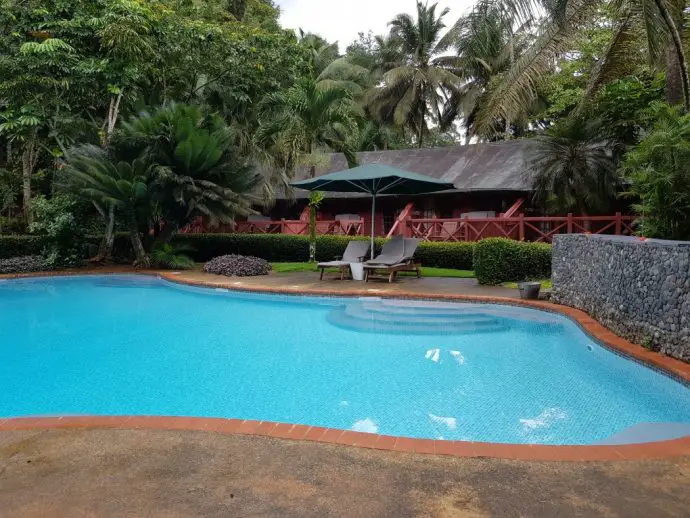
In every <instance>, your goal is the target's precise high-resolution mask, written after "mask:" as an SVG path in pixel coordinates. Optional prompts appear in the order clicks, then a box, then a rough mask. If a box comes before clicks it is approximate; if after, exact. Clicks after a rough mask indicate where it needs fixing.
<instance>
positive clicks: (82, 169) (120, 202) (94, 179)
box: [64, 144, 153, 267]
mask: <svg viewBox="0 0 690 518" xmlns="http://www.w3.org/2000/svg"><path fill="white" fill-rule="evenodd" d="M66 158H67V167H66V168H65V169H64V174H65V176H66V183H67V186H68V188H69V189H70V190H71V191H72V192H74V193H75V194H77V195H78V196H80V197H82V198H86V199H90V200H93V201H96V202H97V203H100V204H102V205H107V206H111V207H114V209H115V210H117V211H118V213H119V214H121V215H122V216H123V217H124V218H125V221H126V223H127V227H128V229H129V236H130V240H131V242H132V248H133V250H134V253H135V255H136V264H137V265H138V266H144V267H148V266H149V265H150V263H149V259H148V256H147V255H146V251H145V250H144V245H143V244H142V242H141V235H140V234H139V222H140V221H141V219H142V216H143V219H147V216H148V212H149V211H150V209H151V201H150V198H149V195H150V192H149V183H150V182H151V180H152V172H153V170H152V168H151V166H150V165H149V164H147V162H146V160H145V159H143V158H137V159H135V160H133V161H132V162H124V161H121V162H115V161H114V160H113V159H112V157H111V156H109V155H108V153H107V152H106V151H105V150H104V149H103V148H100V147H98V146H95V145H92V144H87V145H83V146H79V147H76V148H73V149H71V150H70V151H69V152H68V154H67V156H66Z"/></svg>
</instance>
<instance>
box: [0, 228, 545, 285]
mask: <svg viewBox="0 0 690 518" xmlns="http://www.w3.org/2000/svg"><path fill="white" fill-rule="evenodd" d="M350 239H351V238H349V237H344V236H321V237H319V238H318V240H317V245H316V259H317V260H318V261H330V260H332V259H334V258H335V257H337V256H341V255H343V252H344V251H345V248H346V247H347V243H348V242H349V241H350ZM355 239H366V238H355ZM99 240H100V238H99V237H95V236H94V237H89V238H87V240H86V242H87V246H88V247H90V248H91V250H89V254H85V255H93V254H95V251H97V247H98V243H99ZM383 242H384V240H383V239H381V238H378V239H377V240H376V248H377V252H378V251H380V250H381V246H382V244H383ZM173 244H177V245H183V246H185V247H188V248H190V249H192V250H193V252H191V253H189V255H191V256H192V258H193V259H194V260H195V261H197V262H206V261H208V260H210V259H213V258H214V257H218V256H219V255H226V254H240V255H253V256H256V257H261V258H262V259H266V260H267V261H271V262H286V263H287V262H305V261H308V260H309V238H308V237H307V236H291V235H284V234H269V235H253V234H181V235H178V236H176V237H175V239H174V241H173ZM44 246H45V238H43V237H41V236H0V259H4V258H9V257H16V256H24V255H36V254H40V253H41V250H42V249H43V247H44ZM130 248H131V247H130V245H129V239H128V238H127V235H126V234H118V236H117V238H116V241H115V255H116V256H117V257H123V258H128V257H130V256H131V250H130ZM415 257H416V258H417V259H418V260H419V261H420V262H421V263H422V264H423V265H424V266H432V267H436V268H453V269H457V270H475V272H476V275H477V279H479V282H480V283H482V284H499V283H501V282H505V281H522V280H526V279H538V278H546V277H549V276H550V274H551V245H547V244H541V243H523V242H519V241H511V240H509V239H498V238H491V239H485V240H483V241H480V242H479V243H428V242H425V243H420V244H419V248H418V249H417V253H416V255H415Z"/></svg>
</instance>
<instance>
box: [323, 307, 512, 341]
mask: <svg viewBox="0 0 690 518" xmlns="http://www.w3.org/2000/svg"><path fill="white" fill-rule="evenodd" d="M417 310H419V311H417ZM328 321H329V322H330V323H331V324H333V325H336V326H338V327H342V328H346V329H352V330H354V331H370V332H385V333H400V334H432V333H444V334H467V333H491V332H501V331H505V330H506V329H507V325H506V323H505V321H503V320H502V319H500V318H497V317H495V316H492V315H487V314H485V313H481V312H479V311H472V310H464V309H462V308H460V307H459V306H458V305H455V306H453V305H442V304H441V305H434V306H432V305H419V306H417V305H410V304H396V303H390V302H388V301H358V302H353V303H351V304H347V305H345V306H340V307H338V308H334V309H333V310H332V311H331V312H330V313H329V315H328Z"/></svg>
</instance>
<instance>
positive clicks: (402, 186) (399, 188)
mask: <svg viewBox="0 0 690 518" xmlns="http://www.w3.org/2000/svg"><path fill="white" fill-rule="evenodd" d="M290 185H292V186H293V187H297V188H298V189H304V190H307V191H328V192H361V193H367V194H370V195H371V196H372V200H371V257H372V259H373V257H374V220H375V214H376V196H378V195H381V194H408V195H410V194H428V193H432V192H439V191H449V190H452V189H455V186H454V185H453V184H452V183H448V182H443V181H441V180H436V179H435V178H431V177H429V176H425V175H423V174H418V173H410V172H408V171H403V170H402V169H398V168H396V167H391V166H388V165H382V164H366V165H361V166H358V167H354V168H352V169H347V170H345V171H338V172H337V173H331V174H326V175H323V176H319V177H316V178H311V179H309V180H301V181H298V182H292V183H291V184H290Z"/></svg>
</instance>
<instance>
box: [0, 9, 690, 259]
mask: <svg viewBox="0 0 690 518" xmlns="http://www.w3.org/2000/svg"><path fill="white" fill-rule="evenodd" d="M452 14H453V13H451V12H450V11H449V10H448V9H441V8H440V7H438V6H437V5H436V4H434V3H423V2H418V3H416V5H415V8H414V9H413V12H412V13H404V12H403V13H395V12H391V13H390V22H389V25H388V31H387V32H386V33H385V34H374V33H371V32H369V33H367V32H362V33H361V34H360V36H359V38H358V39H357V40H356V41H354V42H351V43H350V44H349V45H348V46H347V47H345V46H339V45H338V44H337V43H336V42H333V41H328V40H327V39H325V38H324V37H322V35H318V34H314V33H305V32H303V31H301V30H298V31H297V32H295V31H291V30H285V29H283V28H282V27H281V26H280V23H279V9H278V7H277V6H276V4H275V3H274V2H273V1H271V0H229V1H223V2H219V1H217V0H194V1H180V0H155V1H146V0H74V1H70V2H66V1H65V0H5V1H3V2H1V3H0V29H1V30H0V232H7V231H8V230H9V231H17V230H22V229H27V228H32V229H33V230H34V232H36V233H49V232H51V231H52V230H50V229H48V227H46V225H45V221H42V220H41V219H40V218H41V217H43V216H41V215H40V214H39V212H41V210H43V209H42V208H41V207H42V205H41V204H43V203H44V202H50V200H51V199H52V198H53V197H55V196H57V195H59V194H60V193H64V192H68V193H69V194H70V196H71V198H70V199H71V200H72V201H73V203H72V204H71V205H70V204H65V205H63V206H62V209H61V210H63V211H67V212H70V211H71V213H72V214H73V216H74V217H75V218H76V219H77V220H79V222H80V223H82V221H81V219H84V218H86V219H88V220H89V221H98V222H99V225H100V226H101V228H102V234H103V239H102V241H101V244H100V247H99V250H98V253H97V254H96V256H95V257H94V258H93V259H94V260H97V261H102V260H105V261H107V260H109V259H110V258H111V257H112V255H113V247H114V243H115V235H116V232H118V231H126V232H128V233H129V235H130V240H131V241H132V242H133V243H134V249H135V251H136V255H137V261H138V262H140V263H141V264H148V263H149V261H150V259H151V254H152V252H153V251H154V250H155V251H157V252H156V253H157V254H159V255H160V254H163V255H161V257H160V258H161V259H163V256H165V255H166V254H167V256H170V255H171V254H172V255H174V254H173V253H172V251H171V250H169V249H168V248H165V244H166V243H168V242H169V241H170V238H171V236H172V235H173V234H175V233H176V232H178V231H179V230H180V229H183V228H184V227H185V226H187V225H189V224H190V223H192V222H194V221H198V220H199V219H203V220H204V221H205V223H206V224H209V225H214V224H221V223H222V224H227V223H231V222H232V221H233V219H234V218H235V217H237V216H241V215H246V214H250V213H252V212H253V211H257V210H261V208H262V206H264V205H266V204H268V203H270V202H271V201H272V198H273V197H274V196H275V195H276V193H277V192H281V193H287V194H288V195H289V194H290V190H289V188H288V187H287V183H288V182H289V180H290V179H291V178H293V177H294V175H295V174H296V171H297V170H298V169H300V168H303V169H305V170H306V171H307V173H308V174H311V175H314V174H316V172H317V169H318V168H319V167H320V166H322V165H325V164H326V162H327V160H328V158H327V156H326V155H327V154H328V153H334V152H335V153H343V154H344V155H345V157H346V158H347V161H348V163H349V164H350V165H351V166H352V165H355V164H356V161H357V152H358V151H376V150H388V149H401V148H410V147H423V146H428V147H431V146H447V145H459V144H461V143H464V144H472V143H477V142H484V141H494V140H503V139H514V138H533V137H534V145H533V147H532V149H533V152H532V156H531V157H530V159H529V163H528V164H526V168H527V169H529V174H530V175H531V178H533V181H534V187H535V198H534V201H535V205H536V206H538V207H540V208H544V209H546V210H549V211H555V212H563V211H576V212H586V213H596V212H601V211H606V210H610V208H611V207H613V206H614V205H616V206H619V205H620V204H621V203H628V204H631V206H632V207H633V208H636V209H638V210H639V211H640V212H641V213H643V214H644V215H645V222H647V223H645V226H643V227H642V228H643V229H644V231H645V232H648V233H654V234H655V235H678V232H677V231H676V230H674V227H673V224H672V221H673V218H672V217H670V216H669V217H666V216H664V217H660V219H658V220H657V221H656V223H652V221H653V218H654V217H655V215H656V210H657V209H656V208H652V207H653V204H652V201H651V200H652V199H651V198H650V192H651V191H650V190H649V189H650V185H655V186H656V187H655V189H656V191H655V192H657V193H659V192H660V191H659V189H661V185H662V184H663V182H667V183H668V182H670V183H671V184H672V185H673V189H674V190H675V191H674V192H676V193H677V194H678V197H679V199H681V200H682V199H684V198H683V192H684V191H682V189H684V185H685V183H684V181H683V178H684V177H683V174H685V173H683V172H682V171H681V170H680V169H678V170H676V169H673V168H672V167H670V165H669V164H668V163H664V164H660V163H658V162H657V158H656V157H653V156H652V155H651V149H652V146H654V147H653V149H654V150H656V151H659V153H660V154H659V156H664V157H667V158H668V157H677V156H683V153H684V152H685V150H684V147H683V146H684V143H683V141H682V139H681V137H679V136H678V135H681V134H682V130H681V129H680V128H682V127H683V122H682V121H683V117H684V113H686V112H687V111H688V108H690V86H689V85H688V71H687V64H686V56H685V50H686V46H687V30H686V29H685V28H686V26H687V23H686V19H685V18H686V17H687V13H686V11H685V9H684V4H682V3H678V2H676V1H675V0H669V1H666V0H649V1H647V2H641V1H638V0H616V1H612V0H564V1H562V2H555V3H554V2H547V1H546V0H535V1H530V2H525V1H522V0H478V1H477V2H476V3H475V4H474V6H473V7H472V8H471V9H470V10H469V12H468V13H466V14H464V15H463V16H461V17H459V18H453V17H452ZM363 28H364V27H363ZM341 43H348V42H341ZM341 48H345V51H344V52H341V50H340V49H341ZM664 100H665V101H666V102H667V103H668V105H666V106H665V107H664V108H663V109H662V108H658V107H657V108H656V109H655V110H649V109H648V107H649V106H650V105H651V104H654V105H655V106H657V104H658V103H661V102H663V101H664ZM676 105H679V106H680V108H678V109H676V108H672V107H673V106H676ZM669 113H675V114H676V115H675V119H673V120H675V121H676V123H677V126H673V125H672V124H671V123H670V122H669V121H670V120H671V119H670V118H669V117H670V116H669V115H668V114H669ZM676 123H674V124H676ZM678 125H679V126H678ZM672 127H673V128H675V129H673V130H672V129H671V128H672ZM660 150H662V151H660ZM656 151H655V152H656ZM622 164H624V166H623V169H621V167H622ZM642 171H647V173H643V172H642ZM664 171H665V173H664V174H665V176H663V175H661V173H662V172H664ZM666 173H668V174H666ZM662 179H663V182H662ZM657 181H659V182H662V183H660V184H656V183H655V182H657ZM621 190H625V191H626V192H627V193H629V196H630V197H629V198H626V200H625V201H624V202H622V201H621V200H620V198H619V194H620V191H621ZM44 198H45V199H44ZM34 199H37V200H39V201H37V202H36V203H34V202H33V200H34ZM674 199H675V198H674ZM682 205H683V202H682V201H679V202H678V204H671V205H668V206H666V207H664V208H666V209H669V210H671V207H682ZM44 208H45V207H44ZM673 210H675V209H673ZM679 210H681V213H682V208H681V209H679ZM44 214H45V211H44ZM32 222H35V223H37V225H34V226H31V223H32ZM650 225H651V226H650ZM81 226H82V228H85V227H86V225H85V224H82V225H81ZM662 227H663V228H662ZM89 228H92V225H90V224H89ZM99 231H101V230H99ZM61 254H62V255H61ZM70 254H71V252H69V253H66V255H67V256H69V255H70ZM77 255H79V254H77ZM54 256H55V257H56V259H55V261H56V262H65V263H67V262H70V261H71V260H70V259H66V256H65V253H63V252H59V253H57V255H55V254H54ZM58 256H60V257H61V258H59V259H57V257H58ZM164 262H166V261H165V260H161V263H164Z"/></svg>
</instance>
